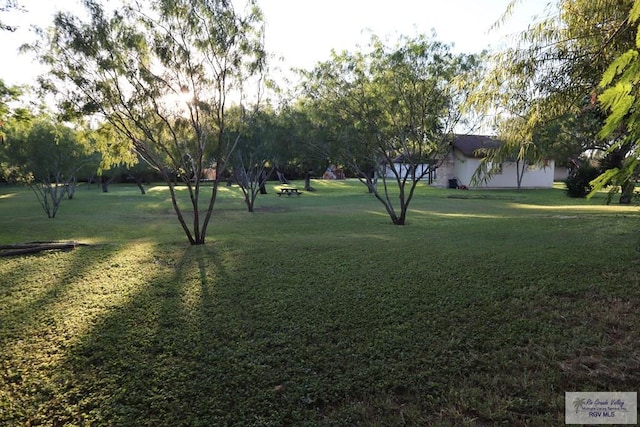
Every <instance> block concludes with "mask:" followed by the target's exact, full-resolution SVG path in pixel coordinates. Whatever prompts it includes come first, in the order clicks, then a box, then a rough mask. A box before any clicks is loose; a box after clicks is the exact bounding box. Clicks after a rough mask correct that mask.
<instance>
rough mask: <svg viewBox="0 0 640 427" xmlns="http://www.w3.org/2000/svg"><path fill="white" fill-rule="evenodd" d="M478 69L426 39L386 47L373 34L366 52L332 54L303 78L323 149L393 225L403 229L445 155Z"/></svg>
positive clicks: (472, 60)
mask: <svg viewBox="0 0 640 427" xmlns="http://www.w3.org/2000/svg"><path fill="white" fill-rule="evenodd" d="M479 70H480V62H479V61H478V58H476V57H475V56H467V55H454V54H453V53H451V51H450V48H449V46H447V45H445V44H442V43H440V42H438V41H435V40H431V39H430V38H428V37H425V36H418V37H415V38H409V37H402V38H400V40H399V41H398V43H396V44H395V45H392V46H387V45H385V43H383V42H382V41H381V40H380V39H378V38H375V37H374V38H373V39H372V43H371V49H370V51H369V52H366V53H349V52H343V53H341V54H337V53H334V54H333V56H332V58H331V59H330V60H329V61H326V62H323V63H320V64H318V65H317V66H316V68H315V69H314V70H312V71H310V72H307V73H306V74H305V77H306V83H305V87H306V93H307V102H308V103H310V104H311V105H312V106H313V107H312V108H313V109H315V111H316V112H317V113H316V118H315V120H316V123H317V126H318V127H322V128H324V129H326V130H328V131H329V134H330V135H331V139H332V140H331V141H330V143H329V144H328V146H327V149H328V151H329V152H330V153H332V155H333V156H335V157H336V158H338V159H340V160H341V161H342V162H343V163H345V164H346V165H347V166H348V167H350V168H351V169H352V170H354V171H355V172H356V173H357V175H358V176H359V178H360V180H361V182H362V183H363V184H365V185H366V186H367V188H368V189H369V191H370V192H371V193H372V194H373V195H374V196H375V197H376V198H377V199H378V200H379V201H380V202H381V203H382V204H383V206H384V208H385V210H386V212H387V213H388V214H389V217H390V218H391V220H392V222H393V223H394V224H396V225H404V224H405V221H406V215H407V212H408V207H409V204H410V202H411V199H412V198H413V194H414V190H415V188H416V186H417V184H418V183H419V182H420V181H421V180H422V179H423V178H424V177H425V176H426V175H427V174H429V173H430V172H431V171H432V170H434V169H435V168H436V167H437V166H438V162H439V161H441V159H444V157H445V154H446V153H447V152H448V151H449V149H450V143H451V139H452V136H453V131H454V128H455V127H456V126H457V125H458V124H460V123H461V121H462V120H463V113H464V110H463V105H464V103H465V102H466V98H467V96H468V94H469V93H470V90H471V89H472V87H473V84H474V82H475V80H474V79H475V77H476V76H477V75H478V72H479ZM398 159H402V162H403V165H404V167H402V168H397V167H396V161H397V160H398ZM424 164H428V165H429V167H425V168H422V167H421V166H422V165H424ZM388 174H391V176H392V178H391V179H388V178H387V176H388ZM377 179H380V180H381V181H382V186H381V188H380V187H379V186H378V185H377Z"/></svg>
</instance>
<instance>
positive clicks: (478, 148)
mask: <svg viewBox="0 0 640 427" xmlns="http://www.w3.org/2000/svg"><path fill="white" fill-rule="evenodd" d="M501 145H502V142H500V141H498V140H497V139H495V138H492V137H490V136H486V135H455V137H454V139H453V148H456V149H458V150H460V151H461V152H462V154H464V155H465V156H467V157H475V158H481V157H484V156H485V154H484V153H483V152H482V151H484V150H487V149H492V148H498V147H500V146H501Z"/></svg>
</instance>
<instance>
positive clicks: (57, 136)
mask: <svg viewBox="0 0 640 427" xmlns="http://www.w3.org/2000/svg"><path fill="white" fill-rule="evenodd" d="M0 152H3V153H4V156H3V157H4V158H5V168H6V170H7V171H8V173H9V175H10V176H11V177H12V179H14V180H16V181H18V182H22V183H25V184H27V185H28V186H29V188H31V190H32V191H33V193H34V194H35V195H36V197H37V199H38V201H39V202H40V205H41V206H42V209H43V210H44V212H45V213H46V214H47V217H49V218H55V216H56V213H57V212H58V208H59V207H60V203H61V202H62V200H63V199H64V198H65V197H67V198H69V199H71V198H73V194H74V191H75V187H76V183H77V175H78V173H79V172H80V170H81V169H83V168H89V169H91V168H92V169H93V170H95V167H96V166H97V164H98V162H99V156H97V155H96V153H95V152H94V151H93V148H92V147H91V146H90V144H89V142H88V140H87V138H84V135H83V133H82V132H79V131H76V130H74V129H72V128H70V127H68V126H65V125H62V124H60V123H55V122H54V121H53V120H52V119H51V118H49V117H47V116H39V117H36V118H33V119H32V120H29V121H16V120H13V121H12V123H11V125H10V126H9V129H8V131H7V136H6V140H5V141H4V142H3V143H2V144H1V146H0Z"/></svg>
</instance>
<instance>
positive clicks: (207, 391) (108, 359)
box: [41, 247, 228, 426]
mask: <svg viewBox="0 0 640 427" xmlns="http://www.w3.org/2000/svg"><path fill="white" fill-rule="evenodd" d="M171 256H172V254H170V253H167V254H163V255H161V256H160V257H158V259H156V261H155V262H156V263H157V264H158V265H157V269H158V270H157V275H156V276H155V277H149V280H148V283H147V284H146V286H145V287H144V289H142V290H141V291H140V292H138V293H137V294H136V295H135V296H134V297H133V298H131V299H130V300H129V301H127V302H126V303H125V304H123V305H121V306H119V307H116V308H114V309H113V310H112V311H111V312H110V314H109V315H108V316H107V317H105V318H103V319H102V321H101V322H100V323H99V324H98V325H96V326H95V327H94V328H93V329H92V330H91V332H90V333H89V334H87V335H86V336H84V337H83V338H82V339H81V340H80V342H79V343H78V344H77V345H75V346H74V347H73V348H71V349H69V351H68V355H67V357H66V359H65V360H64V362H63V363H62V364H61V365H60V366H59V368H58V369H57V371H56V374H55V375H56V377H57V381H56V384H59V385H60V387H59V388H58V389H57V390H56V391H55V396H56V397H55V399H52V400H50V401H49V402H47V403H46V404H44V405H43V407H42V411H41V417H42V418H47V419H54V420H55V421H54V424H55V423H59V424H64V423H68V422H70V423H83V422H88V423H96V424H99V425H107V424H108V425H154V426H155V425H193V424H194V422H195V421H197V420H203V419H209V420H215V419H216V418H218V417H219V416H221V414H212V413H211V411H213V410H214V408H219V406H218V405H208V404H207V403H206V401H205V400H203V399H202V396H203V394H204V395H206V396H220V395H224V394H225V393H224V390H220V389H219V387H222V386H221V384H222V383H223V381H221V376H222V375H224V370H223V369H222V368H221V366H223V365H224V363H223V361H224V359H225V349H224V348H223V347H224V346H223V344H221V343H222V342H223V340H224V330H223V326H222V325H220V324H219V322H218V318H217V313H218V311H219V310H218V302H217V289H216V286H218V285H219V284H220V283H224V282H225V281H227V280H228V279H227V278H226V277H225V272H224V266H223V264H224V263H223V262H222V260H221V259H220V257H221V255H219V254H218V253H217V252H216V251H213V250H209V249H208V248H204V247H201V248H191V247H190V248H187V249H185V250H184V251H183V253H182V254H181V255H180V257H179V259H177V260H173V259H171ZM221 338H222V340H221ZM195 414H197V417H196V415H195Z"/></svg>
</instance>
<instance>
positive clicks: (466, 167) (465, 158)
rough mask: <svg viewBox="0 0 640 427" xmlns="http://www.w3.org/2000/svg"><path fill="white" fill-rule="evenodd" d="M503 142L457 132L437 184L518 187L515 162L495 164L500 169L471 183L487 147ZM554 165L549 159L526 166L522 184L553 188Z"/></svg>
mask: <svg viewBox="0 0 640 427" xmlns="http://www.w3.org/2000/svg"><path fill="white" fill-rule="evenodd" d="M502 144H503V143H502V142H501V141H499V140H497V139H495V138H493V137H490V136H485V135H455V137H454V140H453V144H452V146H451V150H450V151H449V153H448V154H447V157H446V158H445V159H444V161H443V162H442V164H441V165H440V167H439V168H438V175H437V177H436V179H435V181H434V183H433V185H437V186H440V187H452V186H453V184H454V183H456V184H457V187H461V186H462V187H470V188H474V187H476V188H517V186H518V184H517V169H516V163H515V162H504V163H502V164H500V165H495V166H496V167H497V169H498V172H497V173H496V174H494V175H493V176H492V177H491V178H490V179H489V180H488V181H487V182H483V183H478V184H476V185H472V183H471V177H472V176H473V174H474V173H475V172H476V170H477V169H478V166H480V162H481V160H482V159H483V158H484V157H485V154H483V150H487V149H495V148H498V147H500V146H502ZM554 167H555V165H554V161H553V160H545V161H544V162H542V163H541V164H537V165H528V166H526V168H527V169H526V171H525V173H524V175H523V178H522V185H521V188H552V187H553V180H554ZM454 188H455V187H454Z"/></svg>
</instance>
